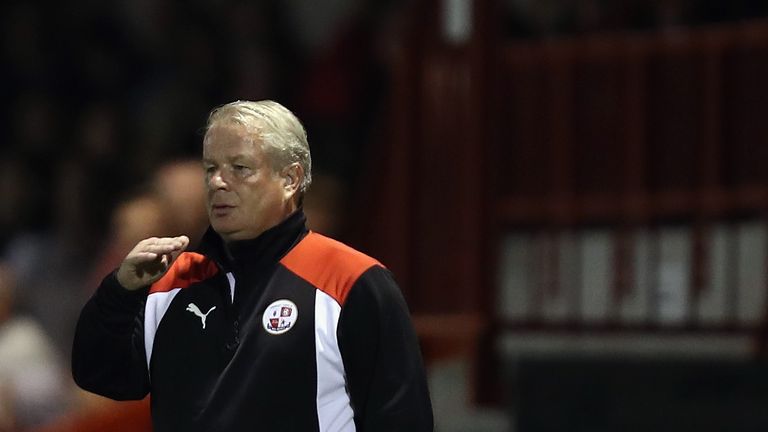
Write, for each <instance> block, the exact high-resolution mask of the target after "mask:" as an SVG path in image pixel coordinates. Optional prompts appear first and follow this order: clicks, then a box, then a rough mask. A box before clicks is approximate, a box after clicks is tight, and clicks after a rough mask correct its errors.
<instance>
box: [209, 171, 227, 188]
mask: <svg viewBox="0 0 768 432" xmlns="http://www.w3.org/2000/svg"><path fill="white" fill-rule="evenodd" d="M206 183H208V189H212V190H218V189H226V188H227V185H228V183H227V181H226V180H225V179H224V175H223V174H222V172H221V170H220V169H217V170H215V171H213V172H212V173H209V174H208V179H207V182H206Z"/></svg>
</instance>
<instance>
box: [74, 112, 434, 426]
mask: <svg viewBox="0 0 768 432" xmlns="http://www.w3.org/2000/svg"><path fill="white" fill-rule="evenodd" d="M203 166H204V169H205V182H206V186H207V211H208V217H209V219H210V223H211V228H210V229H209V230H208V232H206V234H205V235H204V236H203V239H202V240H201V244H200V247H199V248H198V249H199V250H198V252H196V253H192V252H185V249H186V247H187V245H188V243H189V239H188V238H187V237H186V236H180V237H173V238H150V239H146V240H142V241H141V242H139V243H138V244H137V245H136V247H134V248H133V250H131V252H130V253H128V255H127V256H126V258H125V260H124V261H123V262H122V264H121V265H120V267H119V268H118V270H117V271H115V272H113V273H112V274H111V275H109V276H107V277H106V278H105V279H104V281H103V282H102V283H101V286H100V287H99V288H98V290H97V292H96V294H95V295H94V297H93V298H92V299H91V300H90V301H89V302H88V303H87V304H86V305H85V307H84V309H83V311H82V313H81V316H80V320H79V322H78V325H77V330H76V336H75V342H74V349H73V356H72V357H73V358H72V369H73V375H74V377H75V381H76V382H77V383H78V384H79V385H80V386H81V387H83V388H84V389H86V390H89V391H92V392H95V393H99V394H102V395H104V396H107V397H110V398H113V399H121V400H122V399H138V398H142V397H144V396H145V395H146V394H147V393H149V392H151V395H152V397H151V400H152V402H151V404H152V418H153V424H154V430H155V431H156V432H163V431H185V432H186V431H222V432H223V431H256V430H259V431H262V430H263V431H271V430H281V431H301V432H306V431H334V432H336V431H344V432H347V431H358V432H360V431H363V432H369V431H403V432H405V431H407V432H419V431H431V430H432V412H431V406H430V401H429V395H428V391H427V385H426V378H425V373H424V368H423V364H422V360H421V355H420V353H419V349H418V343H417V339H416V336H415V333H414V331H413V327H412V325H411V323H410V319H409V316H408V311H407V307H406V305H405V303H404V301H403V299H402V296H401V294H400V292H399V289H398V288H397V286H396V284H395V282H394V281H393V280H392V277H391V275H390V273H389V272H388V271H387V270H386V269H384V267H382V266H381V264H379V263H378V262H376V261H375V260H374V259H372V258H370V257H368V256H366V255H363V254H362V253H360V252H357V251H355V250H353V249H351V248H349V247H347V246H345V245H343V244H341V243H338V242H336V241H334V240H331V239H329V238H327V237H324V236H322V235H320V234H317V233H314V232H309V231H308V230H307V229H306V228H305V217H304V214H303V212H302V210H301V205H302V199H303V196H304V193H305V192H306V190H307V187H308V186H309V184H310V182H311V174H310V168H311V158H310V153H309V146H308V144H307V139H306V133H305V131H304V128H303V126H302V125H301V123H300V122H299V120H298V119H297V118H296V117H295V116H294V115H293V114H292V113H291V112H290V111H288V110H287V109H285V108H284V107H283V106H281V105H279V104H277V103H275V102H272V101H261V102H241V101H238V102H233V103H230V104H227V105H224V106H222V107H220V108H217V109H215V110H213V111H212V112H211V114H210V116H209V119H208V124H207V129H206V133H205V137H204V140H203ZM190 187H192V186H191V185H190Z"/></svg>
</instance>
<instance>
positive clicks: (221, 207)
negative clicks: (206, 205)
mask: <svg viewBox="0 0 768 432" xmlns="http://www.w3.org/2000/svg"><path fill="white" fill-rule="evenodd" d="M234 208H235V206H231V205H226V204H214V205H212V206H211V214H212V215H213V216H216V217H222V216H226V215H228V214H229V213H230V212H231V211H232V210H233V209H234Z"/></svg>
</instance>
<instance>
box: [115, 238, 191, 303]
mask: <svg viewBox="0 0 768 432" xmlns="http://www.w3.org/2000/svg"><path fill="white" fill-rule="evenodd" d="M187 246H189V238H188V237H187V236H180V237H159V238H158V237H151V238H148V239H144V240H142V241H140V242H139V243H138V244H136V246H135V247H134V248H133V249H132V250H131V251H130V252H129V253H128V255H127V256H126V257H125V259H123V262H122V264H120V268H119V269H118V270H117V281H118V282H119V283H120V285H122V286H123V288H125V289H127V290H130V291H134V290H137V289H139V288H142V287H145V286H149V285H151V284H153V283H154V282H155V281H156V280H158V279H160V278H161V277H163V275H164V274H165V272H167V271H168V269H169V268H170V267H171V264H173V262H174V261H175V260H176V258H178V257H179V255H180V254H181V253H182V252H183V251H184V249H186V248H187Z"/></svg>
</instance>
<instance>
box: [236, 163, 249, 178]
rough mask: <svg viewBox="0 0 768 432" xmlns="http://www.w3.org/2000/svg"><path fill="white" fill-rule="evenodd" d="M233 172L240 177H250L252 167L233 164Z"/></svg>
mask: <svg viewBox="0 0 768 432" xmlns="http://www.w3.org/2000/svg"><path fill="white" fill-rule="evenodd" d="M232 171H234V172H235V174H238V175H242V176H244V175H248V174H250V172H251V167H249V166H248V165H242V164H233V165H232Z"/></svg>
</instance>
